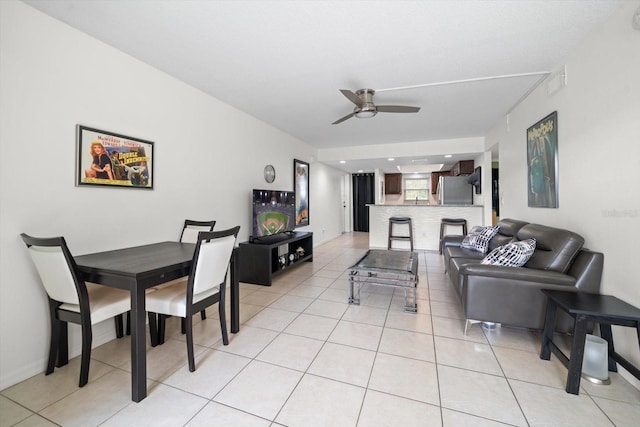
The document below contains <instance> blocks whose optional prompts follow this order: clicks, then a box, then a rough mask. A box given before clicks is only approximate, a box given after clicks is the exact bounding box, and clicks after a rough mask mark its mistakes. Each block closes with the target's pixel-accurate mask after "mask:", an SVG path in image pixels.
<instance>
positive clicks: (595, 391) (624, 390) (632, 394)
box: [551, 355, 640, 405]
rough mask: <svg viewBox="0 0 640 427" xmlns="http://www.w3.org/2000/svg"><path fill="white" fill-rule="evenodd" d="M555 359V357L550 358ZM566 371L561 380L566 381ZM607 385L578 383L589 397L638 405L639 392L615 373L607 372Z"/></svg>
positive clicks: (587, 382) (584, 381) (639, 402)
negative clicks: (608, 380) (609, 382)
mask: <svg viewBox="0 0 640 427" xmlns="http://www.w3.org/2000/svg"><path fill="white" fill-rule="evenodd" d="M551 359H552V360H553V359H555V356H553V355H552V356H551ZM566 375H567V371H566V369H565V370H564V374H563V379H564V380H565V381H566ZM609 379H610V380H611V384H609V385H606V386H605V385H597V384H593V383H590V382H589V381H587V380H582V381H580V387H581V388H582V389H584V391H586V392H587V393H588V394H589V395H590V396H597V397H604V398H605V399H610V400H619V401H621V402H627V403H631V404H633V405H640V390H638V389H637V388H635V387H634V386H632V385H631V384H630V383H629V382H628V381H627V380H626V379H624V378H623V377H622V376H621V375H620V374H619V373H617V372H609Z"/></svg>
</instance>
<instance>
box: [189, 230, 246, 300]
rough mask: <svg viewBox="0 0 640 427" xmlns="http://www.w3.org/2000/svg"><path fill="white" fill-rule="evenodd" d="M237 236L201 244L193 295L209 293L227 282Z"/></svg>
mask: <svg viewBox="0 0 640 427" xmlns="http://www.w3.org/2000/svg"><path fill="white" fill-rule="evenodd" d="M235 243H236V238H235V236H233V235H231V236H226V237H220V238H217V239H212V240H211V241H209V242H207V241H203V242H202V243H201V244H200V252H199V254H198V260H197V264H196V269H195V273H194V278H193V293H194V295H195V294H199V293H201V292H205V291H208V290H210V289H212V288H213V287H214V286H217V285H219V284H221V283H223V282H224V281H225V277H226V274H227V268H228V267H229V261H230V260H231V253H232V252H233V247H234V246H235Z"/></svg>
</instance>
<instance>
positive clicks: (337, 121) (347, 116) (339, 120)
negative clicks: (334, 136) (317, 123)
mask: <svg viewBox="0 0 640 427" xmlns="http://www.w3.org/2000/svg"><path fill="white" fill-rule="evenodd" d="M355 115H356V113H351V114H347V115H346V116H344V117H341V118H339V119H338V120H336V121H335V122H333V123H331V124H332V125H337V124H338V123H342V122H344V121H345V120H347V119H350V118H351V117H353V116H355Z"/></svg>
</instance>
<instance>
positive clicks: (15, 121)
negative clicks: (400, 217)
mask: <svg viewBox="0 0 640 427" xmlns="http://www.w3.org/2000/svg"><path fill="white" fill-rule="evenodd" d="M0 92H1V93H2V97H1V98H0V112H1V115H0V120H1V121H0V235H1V236H2V238H1V242H0V341H1V344H0V389H2V388H5V387H7V386H9V385H12V384H14V383H16V382H18V381H21V380H23V379H25V378H28V377H30V376H32V375H34V374H37V373H40V372H42V371H43V370H44V367H45V362H46V354H47V348H48V336H49V329H48V308H47V304H46V297H45V294H44V293H43V291H42V290H41V285H40V283H39V279H38V278H37V276H36V273H35V270H34V268H33V266H32V264H31V261H30V259H29V258H28V254H27V252H26V249H25V246H24V244H23V243H22V241H21V239H20V237H19V233H21V232H26V233H29V234H32V235H36V236H52V235H64V236H65V237H66V238H67V242H68V244H69V246H70V249H71V251H72V253H74V254H83V253H89V252H95V251H100V250H108V249H114V248H119V247H125V246H131V245H137V244H144V243H150V242H155V241H162V240H175V239H177V238H178V235H179V231H180V228H181V226H182V222H183V220H184V218H192V219H216V220H217V221H218V224H217V225H216V228H220V229H222V228H226V227H230V226H234V225H237V224H239V225H241V227H242V229H241V232H240V236H239V239H240V240H245V239H246V238H247V237H248V235H249V225H250V223H251V220H250V215H251V211H250V209H251V208H250V204H251V189H252V188H272V189H292V188H293V172H292V170H293V158H297V159H301V160H304V161H311V160H312V158H313V157H314V156H316V153H315V152H314V150H313V149H312V147H310V146H309V145H308V144H305V143H304V142H302V141H299V140H297V139H295V138H293V137H291V136H290V135H287V134H285V133H283V132H281V131H279V130H277V129H274V128H273V127H271V126H268V125H266V124H265V123H263V122H260V121H258V120H256V119H254V118H252V117H250V116H248V115H247V114H244V113H242V112H240V111H238V110H236V109H234V108H231V107H229V106H228V105H225V104H223V103H221V102H220V101H218V100H216V99H214V98H212V97H210V96H208V95H205V94H204V93H202V92H200V91H198V90H196V89H194V88H192V87H190V86H188V85H186V84H184V83H181V82H179V81H177V80H175V79H174V78H172V77H170V76H168V75H166V74H164V73H162V72H160V71H158V70H156V69H154V68H151V67H149V66H147V65H145V64H143V63H141V62H140V61H138V60H135V59H133V58H131V57H129V56H127V55H125V54H123V53H122V52H120V51H117V50H115V49H113V48H111V47H109V46H107V45H105V44H103V43H101V42H99V41H96V40H95V39H92V38H90V37H88V36H87V35H85V34H83V33H81V32H79V31H77V30H74V29H72V28H70V27H68V26H67V25H65V24H62V23H60V22H59V21H56V20H54V19H52V18H50V17H48V16H46V15H44V14H42V13H40V12H38V11H36V10H35V9H33V8H31V7H30V6H27V5H25V4H23V3H21V2H15V1H2V2H0ZM78 123H80V124H84V125H87V126H92V127H97V128H99V129H104V130H108V131H113V132H117V133H122V134H125V135H129V136H132V137H137V138H141V139H146V140H150V141H153V142H155V149H154V156H155V164H154V168H155V171H154V186H155V188H154V189H153V190H152V191H145V190H136V189H124V188H95V187H76V186H74V182H75V181H74V176H75V175H74V174H75V126H76V124H78ZM265 164H273V165H274V166H275V168H276V173H277V176H276V180H275V182H274V183H273V184H267V183H266V182H265V181H264V179H263V177H262V173H263V168H264V166H265ZM341 174H342V172H339V171H337V170H334V169H332V168H330V167H327V166H324V165H321V164H318V163H312V164H311V166H310V176H311V178H310V191H311V194H310V207H311V211H310V220H311V225H310V226H309V227H305V229H306V230H308V231H314V232H315V233H314V243H315V244H316V245H317V244H319V243H322V242H323V241H326V240H328V239H330V238H332V237H335V236H337V235H339V234H340V232H341V224H342V218H341V217H340V212H341V210H340V209H337V208H336V207H337V206H341V196H340V176H341ZM113 329H114V328H113V323H112V322H105V323H103V324H101V325H98V327H97V328H96V330H95V332H94V345H95V344H100V343H101V342H104V341H106V340H108V339H111V338H112V337H113V336H114V332H113ZM70 333H71V337H70V342H71V346H72V349H71V356H73V355H76V354H78V353H79V342H78V341H79V334H78V330H77V328H76V327H75V326H72V329H71V330H70Z"/></svg>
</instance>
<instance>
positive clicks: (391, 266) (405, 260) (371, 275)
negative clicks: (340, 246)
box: [349, 249, 418, 313]
mask: <svg viewBox="0 0 640 427" xmlns="http://www.w3.org/2000/svg"><path fill="white" fill-rule="evenodd" d="M363 285H377V286H391V287H395V288H402V289H403V290H404V311H408V312H411V313H415V312H417V310H418V304H417V301H416V286H418V253H417V252H408V251H391V250H383V249H371V250H369V251H368V252H367V253H366V254H365V256H363V257H362V258H360V260H359V261H358V262H356V263H355V264H354V265H353V266H351V267H349V304H355V305H360V290H361V288H362V286H363Z"/></svg>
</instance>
